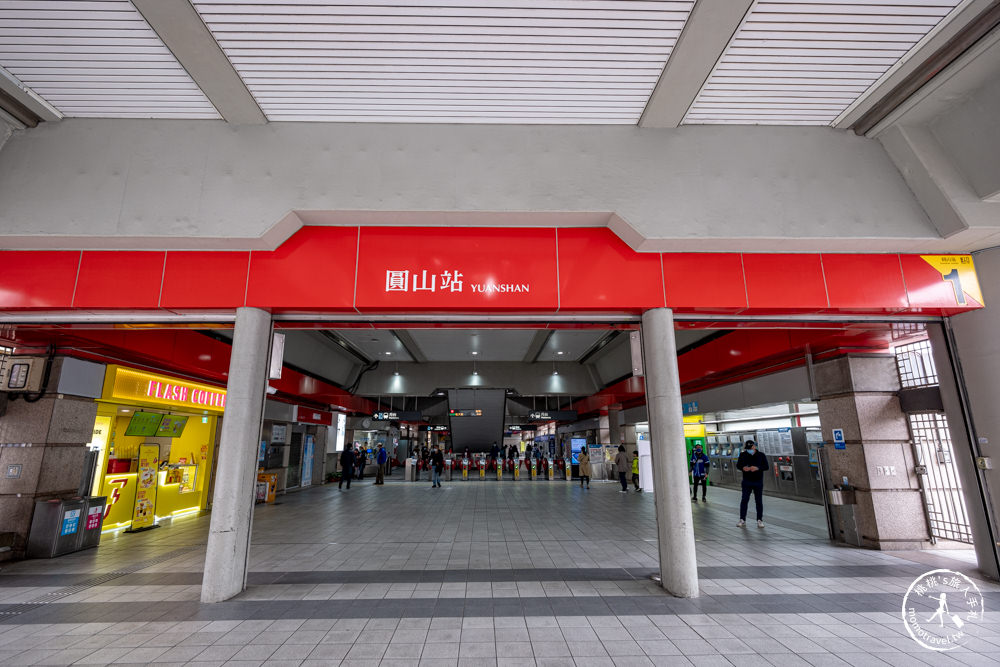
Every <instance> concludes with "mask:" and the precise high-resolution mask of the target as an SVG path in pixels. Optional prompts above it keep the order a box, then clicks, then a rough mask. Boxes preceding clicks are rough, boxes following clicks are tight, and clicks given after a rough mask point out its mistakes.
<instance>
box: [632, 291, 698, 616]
mask: <svg viewBox="0 0 1000 667" xmlns="http://www.w3.org/2000/svg"><path fill="white" fill-rule="evenodd" d="M642 356H643V363H644V366H645V373H646V407H647V410H648V411H649V439H650V450H651V459H652V461H651V462H652V467H653V486H654V489H655V490H654V492H653V497H654V503H655V505H656V534H657V541H658V546H659V551H660V581H661V583H662V585H663V588H664V589H665V590H666V591H667V592H668V593H670V594H672V595H675V596H677V597H685V598H689V597H697V596H698V563H697V560H696V558H695V548H694V524H693V522H692V517H691V497H690V496H691V491H690V488H689V485H688V460H687V449H686V448H685V442H684V417H683V414H682V408H681V385H680V375H679V373H678V371H677V343H676V341H675V339H674V316H673V312H672V311H671V310H670V309H669V308H655V309H653V310H647V311H646V312H645V313H643V314H642Z"/></svg>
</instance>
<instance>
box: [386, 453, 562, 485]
mask: <svg viewBox="0 0 1000 667" xmlns="http://www.w3.org/2000/svg"><path fill="white" fill-rule="evenodd" d="M522 470H523V471H524V476H525V479H528V480H535V479H545V480H549V481H555V480H570V479H572V476H571V475H570V474H568V471H567V468H566V461H565V459H561V458H543V459H522V458H518V459H499V460H496V461H494V460H493V459H491V458H489V457H486V456H482V457H473V458H465V457H462V458H454V459H451V458H446V459H445V461H444V472H442V473H441V479H442V480H444V481H446V482H447V481H452V480H453V479H454V478H455V475H458V479H460V480H462V481H469V480H478V481H486V480H487V479H490V478H493V479H496V480H497V481H498V482H499V481H503V480H504V479H509V480H512V481H517V480H520V479H521V473H522ZM403 478H404V479H405V480H406V481H408V482H419V481H430V480H431V469H430V467H429V466H426V465H425V464H424V462H423V461H422V460H421V459H418V458H415V457H410V458H408V459H406V463H405V468H404V474H403Z"/></svg>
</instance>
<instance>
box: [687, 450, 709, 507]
mask: <svg viewBox="0 0 1000 667" xmlns="http://www.w3.org/2000/svg"><path fill="white" fill-rule="evenodd" d="M710 463H711V461H710V460H709V458H708V455H707V454H706V453H705V452H703V451H702V450H701V445H695V446H694V451H693V452H691V479H692V480H693V481H694V491H692V492H691V500H693V501H695V502H697V501H698V485H699V484H701V502H706V501H707V500H708V498H706V497H705V494H707V493H708V481H707V480H708V466H709V464H710Z"/></svg>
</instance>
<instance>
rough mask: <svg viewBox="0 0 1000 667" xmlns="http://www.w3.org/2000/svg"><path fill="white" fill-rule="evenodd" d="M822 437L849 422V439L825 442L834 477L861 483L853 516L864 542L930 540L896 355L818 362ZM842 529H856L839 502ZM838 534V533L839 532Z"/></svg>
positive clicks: (883, 545)
mask: <svg viewBox="0 0 1000 667" xmlns="http://www.w3.org/2000/svg"><path fill="white" fill-rule="evenodd" d="M813 371H814V375H815V381H816V393H817V397H818V398H819V419H820V424H821V426H822V428H823V439H824V440H825V441H826V442H833V429H835V428H840V429H843V430H844V439H845V441H846V447H845V448H844V449H835V448H833V447H827V448H826V449H827V454H828V461H829V466H830V469H829V471H828V473H829V476H830V479H831V480H832V482H833V483H834V484H841V483H842V478H843V477H847V479H848V483H849V484H850V486H852V487H854V489H855V494H854V495H855V499H856V502H857V504H856V505H854V506H853V513H854V521H855V522H856V525H857V533H858V536H859V537H860V538H861V544H862V546H866V547H871V548H875V549H882V550H894V549H920V548H922V547H924V546H926V545H927V544H928V543H929V541H930V531H929V527H928V526H927V519H926V517H925V515H924V508H923V498H922V496H921V493H920V482H919V480H918V479H917V476H916V474H915V473H914V465H915V461H914V457H913V447H912V445H911V444H910V429H909V425H908V423H907V419H906V415H905V414H904V413H903V410H902V409H901V408H900V405H899V396H898V393H897V392H898V391H899V374H898V372H897V370H896V358H895V357H894V356H892V355H888V354H887V355H871V356H860V355H858V356H854V355H848V356H844V357H840V358H838V359H831V360H830V361H825V362H823V363H820V364H816V365H815V366H814V369H813ZM836 511H837V512H838V513H839V514H837V515H835V517H834V519H835V522H834V524H835V525H836V526H838V530H837V532H838V535H839V534H841V531H843V535H845V536H846V535H849V534H852V533H853V530H852V529H851V528H849V527H846V526H842V525H840V522H842V521H849V520H850V517H849V515H846V514H844V510H836ZM835 537H836V536H835Z"/></svg>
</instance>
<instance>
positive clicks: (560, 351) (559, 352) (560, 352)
mask: <svg viewBox="0 0 1000 667" xmlns="http://www.w3.org/2000/svg"><path fill="white" fill-rule="evenodd" d="M556 354H566V353H565V352H563V351H562V350H559V351H558V352H556Z"/></svg>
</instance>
